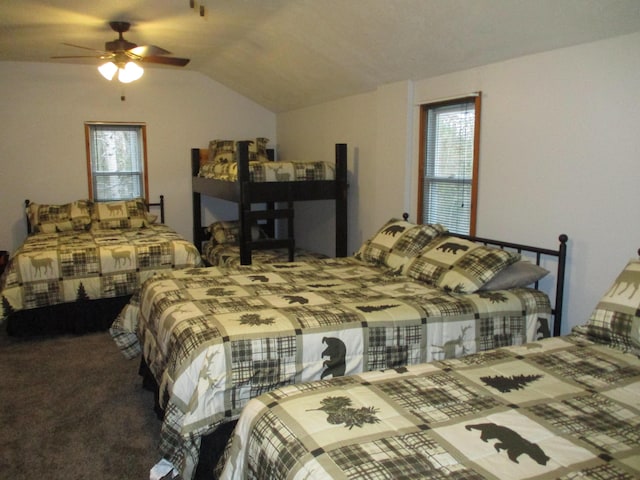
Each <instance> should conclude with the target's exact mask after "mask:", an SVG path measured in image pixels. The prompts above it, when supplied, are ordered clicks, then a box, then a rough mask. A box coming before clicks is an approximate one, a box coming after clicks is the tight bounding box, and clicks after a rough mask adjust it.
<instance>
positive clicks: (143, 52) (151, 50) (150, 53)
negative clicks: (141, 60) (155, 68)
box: [127, 45, 171, 57]
mask: <svg viewBox="0 0 640 480" xmlns="http://www.w3.org/2000/svg"><path fill="white" fill-rule="evenodd" d="M127 52H131V53H133V54H134V55H137V56H138V57H155V56H156V55H168V54H169V53H171V52H169V51H168V50H165V49H164V48H160V47H156V46H155V45H140V46H139V47H135V48H131V49H129V50H127Z"/></svg>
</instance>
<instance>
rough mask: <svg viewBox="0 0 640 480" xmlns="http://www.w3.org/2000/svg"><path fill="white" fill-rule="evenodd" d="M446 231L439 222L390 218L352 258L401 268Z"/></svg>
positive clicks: (397, 268)
mask: <svg viewBox="0 0 640 480" xmlns="http://www.w3.org/2000/svg"><path fill="white" fill-rule="evenodd" d="M446 232H447V229H446V228H445V227H443V226H442V225H440V224H433V225H417V224H415V223H411V222H407V221H406V220H399V219H397V218H392V219H390V220H389V221H387V223H385V224H384V225H383V226H382V227H381V228H380V230H378V231H377V232H376V233H375V235H373V237H371V238H370V239H368V240H367V241H366V242H364V243H363V244H362V246H361V247H360V248H359V249H358V251H357V252H356V254H355V257H356V258H358V259H360V260H362V261H364V262H368V263H373V264H376V265H385V266H387V267H389V268H392V269H394V270H399V269H400V270H401V269H402V268H403V267H404V266H405V265H406V264H407V263H408V262H409V261H410V260H412V259H413V258H415V257H416V256H417V255H418V254H419V253H420V252H421V251H422V249H423V248H424V247H425V246H427V245H428V244H429V243H430V242H431V241H432V240H433V239H434V238H436V237H438V236H439V235H442V234H444V233H446Z"/></svg>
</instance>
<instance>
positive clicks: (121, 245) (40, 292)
mask: <svg viewBox="0 0 640 480" xmlns="http://www.w3.org/2000/svg"><path fill="white" fill-rule="evenodd" d="M200 264H201V259H200V254H199V253H198V251H197V249H196V248H195V246H194V245H193V244H192V243H190V242H188V241H187V240H185V239H184V238H182V237H181V236H180V235H179V234H178V233H176V232H175V231H174V230H172V229H171V228H170V227H167V226H166V225H163V224H152V225H149V226H146V227H144V228H135V229H105V230H98V229H91V230H88V231H84V230H83V231H77V230H71V231H64V232H57V233H38V234H35V235H30V236H29V237H27V239H26V240H25V242H24V244H23V245H22V246H21V247H20V248H19V249H18V250H17V251H16V252H15V253H14V254H13V256H12V257H11V260H10V263H9V265H8V267H7V269H6V270H5V272H4V274H3V276H2V279H1V283H0V290H1V291H0V296H1V298H2V302H1V308H2V310H1V313H2V317H1V318H4V317H6V316H7V315H9V314H11V313H12V312H14V311H17V310H22V309H32V308H38V307H46V306H49V305H55V304H60V303H65V302H74V301H77V300H94V299H99V298H109V297H119V296H125V295H131V294H132V293H133V292H134V291H135V290H137V289H138V288H139V287H140V285H141V284H142V282H143V281H144V280H146V279H148V278H149V277H151V276H153V275H154V274H156V273H157V272H160V271H163V270H169V269H173V268H187V267H195V266H199V265H200Z"/></svg>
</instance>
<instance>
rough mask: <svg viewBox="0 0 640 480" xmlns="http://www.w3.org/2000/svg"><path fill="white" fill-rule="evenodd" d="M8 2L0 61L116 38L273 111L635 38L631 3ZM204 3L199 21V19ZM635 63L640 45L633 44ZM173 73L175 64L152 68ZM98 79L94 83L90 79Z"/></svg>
mask: <svg viewBox="0 0 640 480" xmlns="http://www.w3.org/2000/svg"><path fill="white" fill-rule="evenodd" d="M193 3H194V4H195V5H194V8H191V5H190V0H109V1H95V0H94V1H87V0H15V1H14V0H6V1H3V2H1V3H0V61H9V60H10V61H14V60H18V61H34V62H53V61H55V62H66V63H88V64H91V63H95V64H96V65H97V64H98V63H99V60H98V59H97V58H96V59H91V58H86V59H58V60H53V59H51V57H52V56H60V55H82V54H87V53H88V54H90V55H91V52H88V51H86V50H82V49H77V48H73V47H69V46H65V45H63V43H72V44H76V45H81V46H86V47H89V48H92V49H96V50H103V49H104V43H105V42H107V41H110V40H114V39H115V38H117V34H116V33H115V32H113V31H112V30H111V29H110V27H109V25H108V22H109V21H111V20H124V21H128V22H131V24H132V25H131V30H130V31H129V32H127V33H126V34H125V35H124V36H125V38H126V39H127V40H128V41H131V42H134V43H137V44H138V45H157V46H160V47H162V48H164V49H166V50H169V51H171V52H172V54H173V55H175V56H177V57H186V58H190V59H191V62H190V63H189V64H188V65H187V66H186V67H184V68H185V69H189V70H195V71H198V72H201V73H203V74H205V75H208V76H209V77H211V78H212V79H214V80H216V81H218V82H220V83H222V84H224V85H226V86H228V87H230V88H231V89H233V90H235V91H237V92H238V93H240V94H242V95H244V96H246V97H248V98H250V99H252V100H254V101H255V102H257V103H259V104H261V105H263V106H265V107H266V108H268V109H270V110H272V111H274V112H279V111H286V110H290V109H295V108H300V107H304V106H309V105H313V104H317V103H321V102H324V101H328V100H332V99H336V98H340V97H343V96H346V95H353V94H357V93H362V92H366V91H370V90H372V89H375V88H376V86H378V85H382V84H385V83H390V82H395V81H399V80H411V79H420V78H427V77H430V76H435V75H440V74H444V73H448V72H453V71H457V70H462V69H467V68H472V67H475V66H480V65H484V64H488V63H492V62H496V61H502V60H506V59H509V58H514V57H518V56H521V55H526V54H532V53H537V52H542V51H546V50H551V49H556V48H561V47H566V46H571V45H576V44H579V43H585V42H590V41H595V40H600V39H604V38H608V37H613V36H618V35H624V34H628V33H632V32H638V31H640V0H195V2H193ZM200 7H204V8H203V9H204V16H201V15H200ZM638 53H639V58H640V45H639V46H638ZM158 68H177V67H164V66H163V67H158ZM100 80H101V79H99V78H96V81H100Z"/></svg>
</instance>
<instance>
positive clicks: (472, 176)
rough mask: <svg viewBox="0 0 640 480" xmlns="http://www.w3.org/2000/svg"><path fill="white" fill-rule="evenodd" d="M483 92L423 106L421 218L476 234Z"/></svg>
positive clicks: (421, 119)
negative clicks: (481, 95)
mask: <svg viewBox="0 0 640 480" xmlns="http://www.w3.org/2000/svg"><path fill="white" fill-rule="evenodd" d="M479 131H480V95H479V94H478V95H474V96H470V97H464V98H459V99H454V100H447V101H443V102H437V103H429V104H424V105H422V106H421V111H420V183H419V186H418V218H419V219H421V221H422V223H440V224H442V225H444V226H445V227H447V229H449V231H450V232H453V233H462V234H467V235H469V234H470V235H473V234H475V226H476V199H477V183H478V145H479Z"/></svg>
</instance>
